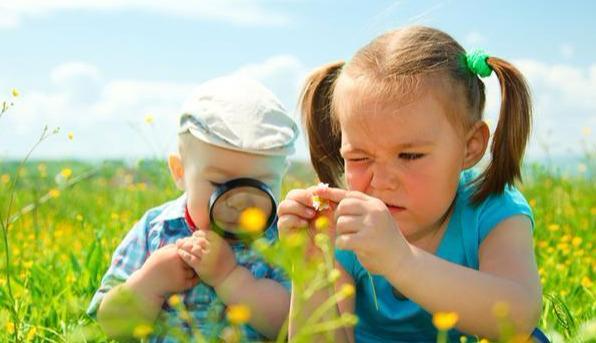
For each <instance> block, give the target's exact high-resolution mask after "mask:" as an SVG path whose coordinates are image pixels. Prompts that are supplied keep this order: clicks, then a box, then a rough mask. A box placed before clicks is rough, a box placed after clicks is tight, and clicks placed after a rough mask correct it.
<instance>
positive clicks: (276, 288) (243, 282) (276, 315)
mask: <svg viewBox="0 0 596 343" xmlns="http://www.w3.org/2000/svg"><path fill="white" fill-rule="evenodd" d="M215 292H216V293H217V295H218V296H219V297H220V299H221V300H222V301H223V302H224V303H225V304H227V305H232V304H242V305H246V306H247V307H249V308H250V309H251V315H250V320H249V324H250V325H251V326H252V327H254V328H255V329H256V330H257V331H259V332H260V333H262V334H263V335H265V336H267V337H268V338H269V339H273V338H275V337H277V334H278V332H279V330H280V328H281V327H282V325H283V323H284V321H285V320H286V318H287V316H288V311H289V307H290V294H289V293H288V291H287V290H286V289H285V288H284V287H283V286H282V285H281V284H280V283H279V282H277V281H274V280H271V279H257V278H255V277H254V276H253V275H252V273H251V272H250V271H249V270H248V269H246V268H245V267H243V266H240V265H236V267H235V268H234V270H232V272H231V273H230V274H229V275H228V276H227V277H226V278H225V280H223V281H222V282H221V283H220V284H219V285H217V287H215Z"/></svg>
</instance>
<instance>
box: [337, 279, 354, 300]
mask: <svg viewBox="0 0 596 343" xmlns="http://www.w3.org/2000/svg"><path fill="white" fill-rule="evenodd" d="M355 291H356V289H355V288H354V286H353V285H351V284H349V283H345V284H344V285H343V286H341V289H340V290H339V293H340V294H341V295H342V296H343V297H346V298H348V297H351V296H352V295H354V292H355Z"/></svg>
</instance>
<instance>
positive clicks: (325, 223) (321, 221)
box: [315, 216, 329, 231]
mask: <svg viewBox="0 0 596 343" xmlns="http://www.w3.org/2000/svg"><path fill="white" fill-rule="evenodd" d="M328 227H329V218H327V217H326V216H320V217H318V218H317V219H315V228H316V229H317V230H319V231H323V230H326V229H327V228H328Z"/></svg>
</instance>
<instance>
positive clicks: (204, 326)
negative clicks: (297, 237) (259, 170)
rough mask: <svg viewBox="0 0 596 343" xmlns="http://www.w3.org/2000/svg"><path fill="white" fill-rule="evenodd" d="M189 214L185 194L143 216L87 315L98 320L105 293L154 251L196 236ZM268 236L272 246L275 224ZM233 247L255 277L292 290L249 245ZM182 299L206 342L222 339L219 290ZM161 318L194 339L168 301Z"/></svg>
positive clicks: (251, 333)
mask: <svg viewBox="0 0 596 343" xmlns="http://www.w3.org/2000/svg"><path fill="white" fill-rule="evenodd" d="M185 209H186V195H182V196H181V197H179V198H178V199H176V200H174V201H170V202H167V203H165V204H163V205H161V206H159V207H156V208H153V209H151V210H149V211H147V212H146V213H145V215H143V217H142V218H141V219H140V220H139V221H138V222H137V223H136V224H135V225H134V226H133V228H132V229H131V230H130V231H129V232H128V234H127V235H126V237H125V238H124V240H123V241H122V242H121V243H120V245H119V246H118V248H116V251H115V252H114V255H113V257H112V263H111V265H110V268H109V269H108V271H107V272H106V274H105V275H104V277H103V279H102V280H101V286H100V287H99V289H98V290H97V292H96V293H95V295H94V296H93V299H92V300H91V303H90V304H89V308H88V309H87V314H89V315H90V316H91V317H94V318H95V316H96V314H97V309H98V307H99V304H100V303H101V301H102V299H103V297H104V296H105V295H106V293H108V291H110V289H112V288H113V287H115V286H117V285H119V284H121V283H123V282H125V281H126V280H127V279H128V278H129V277H130V276H131V275H132V273H133V272H135V271H136V270H137V269H139V268H141V266H142V265H143V263H145V260H147V258H148V257H149V255H151V253H152V252H154V251H155V250H157V249H159V248H161V247H163V246H164V245H167V244H170V243H175V242H176V240H177V239H179V238H183V237H186V236H190V235H191V234H192V231H191V229H190V227H189V225H188V223H187V221H186V220H185V218H184V214H185ZM264 235H265V237H266V238H267V239H268V240H269V241H270V242H274V241H275V240H277V238H278V237H277V228H276V227H275V225H273V226H272V227H271V228H269V229H268V230H267V231H265V234H264ZM229 243H230V246H231V247H232V250H233V251H234V255H235V256H236V260H237V261H238V264H240V265H242V266H244V267H245V268H247V269H248V270H250V271H251V273H252V274H253V276H254V277H255V278H268V279H273V280H275V281H277V282H279V283H281V284H282V285H283V286H284V287H285V288H287V289H288V290H289V289H290V282H289V281H288V279H287V278H286V276H285V273H284V272H283V271H282V270H281V269H278V268H273V267H272V266H271V265H269V264H267V263H266V262H265V261H264V260H263V258H262V257H261V256H260V255H259V254H258V253H257V252H255V251H253V250H251V249H250V247H248V246H247V245H246V244H244V243H242V242H229ZM180 295H181V296H182V298H183V299H184V305H185V306H186V308H187V310H188V311H189V313H190V314H191V316H192V322H193V323H195V325H197V326H198V328H199V329H200V330H201V332H202V334H203V335H204V336H205V337H207V338H209V337H214V338H216V337H218V335H219V333H220V331H221V329H223V328H224V327H226V326H227V325H228V323H227V322H226V319H225V315H224V314H225V305H224V304H223V303H222V302H221V300H220V299H219V298H217V295H216V293H215V290H214V289H213V288H212V287H210V286H208V285H206V284H204V283H199V284H198V285H197V286H195V287H194V288H192V289H189V290H187V291H185V292H184V293H182V294H180ZM160 318H163V319H164V320H165V321H166V323H167V324H168V326H171V327H177V328H181V329H182V330H183V331H184V332H186V333H187V334H188V335H189V336H190V329H189V328H188V327H187V325H186V324H185V323H184V321H183V320H182V319H181V318H179V316H178V315H177V312H176V311H175V310H174V309H172V308H170V307H169V305H168V304H167V302H165V303H164V305H163V307H162V310H161V312H160ZM242 329H243V331H244V332H243V334H244V337H246V338H247V339H249V340H251V341H252V340H263V339H264V337H263V336H262V335H260V334H259V333H258V332H257V331H256V330H255V329H253V328H252V327H250V326H249V325H244V326H243V327H242ZM150 342H176V339H174V338H173V337H171V336H162V337H157V336H153V337H151V338H150Z"/></svg>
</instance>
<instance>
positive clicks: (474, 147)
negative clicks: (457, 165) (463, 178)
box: [463, 120, 490, 169]
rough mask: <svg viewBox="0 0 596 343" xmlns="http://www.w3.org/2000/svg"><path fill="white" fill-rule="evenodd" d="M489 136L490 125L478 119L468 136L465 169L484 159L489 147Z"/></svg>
mask: <svg viewBox="0 0 596 343" xmlns="http://www.w3.org/2000/svg"><path fill="white" fill-rule="evenodd" d="M489 138H490V130H489V128H488V125H487V124H486V123H485V122H484V121H483V120H479V121H477V122H476V123H475V124H474V126H472V128H471V129H470V131H468V134H467V136H466V153H465V156H464V165H463V169H468V168H472V167H473V166H475V165H476V163H478V161H480V159H482V156H484V153H485V152H486V148H487V147H488V140H489Z"/></svg>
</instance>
